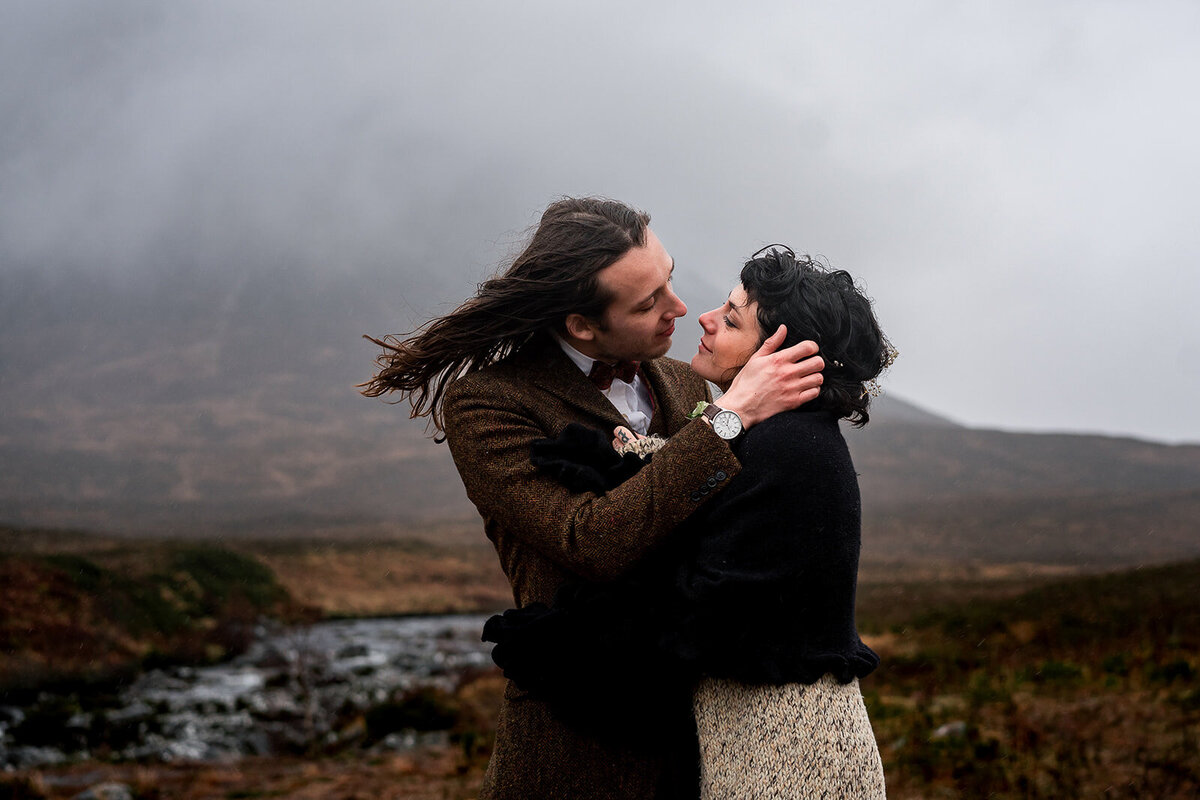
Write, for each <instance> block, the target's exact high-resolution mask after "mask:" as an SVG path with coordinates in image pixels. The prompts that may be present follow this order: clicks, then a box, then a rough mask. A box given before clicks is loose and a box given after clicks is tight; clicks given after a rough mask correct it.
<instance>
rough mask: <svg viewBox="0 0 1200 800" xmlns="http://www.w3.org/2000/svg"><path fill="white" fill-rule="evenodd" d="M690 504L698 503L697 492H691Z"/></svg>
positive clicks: (698, 494)
mask: <svg viewBox="0 0 1200 800" xmlns="http://www.w3.org/2000/svg"><path fill="white" fill-rule="evenodd" d="M692 502H693V503H699V502H700V493H699V492H692Z"/></svg>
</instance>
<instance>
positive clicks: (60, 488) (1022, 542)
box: [0, 273, 1200, 565]
mask: <svg viewBox="0 0 1200 800" xmlns="http://www.w3.org/2000/svg"><path fill="white" fill-rule="evenodd" d="M277 277H278V278H279V279H278V280H271V279H270V276H268V277H267V278H264V277H262V276H259V277H258V278H255V279H249V278H247V279H245V280H243V281H241V282H240V283H237V284H236V285H234V286H232V287H226V288H225V289H224V290H222V289H221V286H223V284H216V283H213V282H206V281H205V280H203V279H201V278H196V277H192V278H184V277H176V278H174V279H172V280H166V279H164V280H163V281H162V282H160V284H159V285H151V286H136V287H130V286H126V287H119V286H114V285H111V284H106V283H102V282H97V281H95V280H89V279H83V278H80V279H78V280H65V279H62V278H61V277H60V278H58V279H55V280H51V279H50V278H46V279H42V278H40V277H38V275H36V274H33V273H19V274H17V275H12V274H8V275H4V276H0V298H2V300H0V312H3V313H0V405H2V407H3V408H4V414H3V415H2V416H0V523H7V524H10V525H16V526H24V527H42V528H60V529H62V528H75V529H87V530H99V531H110V532H117V533H132V534H149V535H187V536H193V535H207V536H231V537H232V536H255V537H263V536H277V537H294V536H306V537H312V536H320V537H356V538H361V537H382V538H397V537H401V536H414V535H415V536H422V535H424V536H426V537H428V538H434V539H437V540H439V541H467V540H470V541H476V542H477V541H478V536H479V531H478V517H477V515H476V513H475V511H474V509H473V507H472V506H471V505H470V503H469V502H468V501H467V500H466V497H465V495H464V493H463V490H462V485H461V482H460V481H459V479H458V476H457V474H456V472H455V470H454V467H453V464H452V463H451V461H450V457H449V453H448V451H447V448H446V447H445V446H444V445H437V444H434V443H433V442H432V441H431V440H430V438H428V436H427V434H426V431H425V428H424V425H423V424H422V423H416V422H412V421H410V420H408V418H407V406H404V405H399V406H391V405H388V404H386V403H384V402H382V401H380V400H376V399H367V398H363V397H361V396H360V395H359V394H358V393H357V391H356V389H355V388H354V386H355V384H356V383H358V382H360V381H362V380H364V379H365V378H366V377H368V376H369V375H370V373H371V361H372V359H373V358H374V356H375V355H376V348H375V347H374V346H373V345H370V344H369V343H366V342H364V341H363V340H362V339H361V338H360V337H361V334H363V333H382V332H385V331H393V330H396V325H395V323H394V322H393V323H390V324H389V323H386V322H384V321H383V320H385V319H386V316H387V309H388V308H392V307H399V306H401V305H403V304H405V303H409V304H410V307H420V306H421V305H422V304H423V303H426V302H430V298H429V297H426V298H424V300H423V301H421V302H420V303H419V302H418V300H419V298H413V297H401V298H396V297H387V296H386V295H385V294H383V293H377V294H372V293H371V292H368V291H366V290H365V289H361V288H357V287H356V285H354V284H351V283H347V282H326V283H324V284H320V285H315V284H313V283H312V282H311V281H310V282H308V283H306V282H305V281H303V280H294V279H285V277H280V276H277ZM410 282H411V280H410ZM847 439H848V441H849V442H850V445H851V449H852V451H853V454H854V458H855V463H856V466H857V468H858V470H859V472H860V475H861V482H862V487H863V496H864V514H865V520H866V528H865V534H864V538H865V547H864V557H865V558H867V559H871V560H876V561H892V560H904V561H911V560H921V561H931V560H945V561H971V560H978V561H1030V562H1041V563H1054V564H1058V563H1069V564H1083V565H1089V564H1096V565H1104V564H1137V563H1141V562H1143V561H1164V560H1170V559H1175V558H1185V557H1195V556H1200V531H1197V525H1196V522H1195V520H1200V513H1198V512H1200V499H1198V496H1200V446H1194V445H1187V446H1184V445H1175V446H1172V445H1163V444H1155V443H1150V442H1144V441H1138V440H1133V439H1124V438H1113V437H1101V436H1072V435H1059V434H1054V435H1051V434H1019V433H1004V432H998V431H986V430H976V429H970V428H966V427H963V426H961V425H958V424H956V423H954V422H952V421H950V420H947V419H945V418H943V417H940V416H938V415H936V414H932V413H929V412H927V411H925V410H924V409H921V408H919V407H918V406H915V405H913V404H911V403H908V402H906V401H904V400H902V399H900V398H897V397H891V396H886V397H883V398H881V399H880V400H879V401H878V403H877V405H876V406H875V407H874V409H873V413H872V422H871V424H870V425H869V426H867V427H866V428H865V429H863V430H861V431H858V430H851V429H847Z"/></svg>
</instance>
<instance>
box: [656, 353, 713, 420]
mask: <svg viewBox="0 0 1200 800" xmlns="http://www.w3.org/2000/svg"><path fill="white" fill-rule="evenodd" d="M642 375H644V376H645V378H646V383H647V384H649V386H650V393H651V394H653V395H654V417H653V418H652V419H651V420H650V433H657V434H658V435H660V436H670V435H672V434H674V433H675V432H676V431H678V430H679V429H680V428H682V427H683V426H684V425H685V424H686V423H687V421H688V420H687V415H688V414H690V413H691V411H692V408H694V407H695V405H696V401H697V400H703V399H704V398H702V397H696V398H693V399H690V400H689V399H688V398H686V397H683V396H682V394H681V391H680V390H681V388H682V387H679V386H675V385H673V384H672V382H671V379H670V377H669V376H668V375H667V374H666V372H665V371H664V369H663V368H662V364H661V362H660V361H659V360H658V359H654V360H653V361H646V362H643V364H642Z"/></svg>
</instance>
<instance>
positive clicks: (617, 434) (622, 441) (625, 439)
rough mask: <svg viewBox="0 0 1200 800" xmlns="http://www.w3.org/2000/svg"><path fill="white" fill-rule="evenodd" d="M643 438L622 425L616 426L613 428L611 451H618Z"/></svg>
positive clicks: (643, 437)
mask: <svg viewBox="0 0 1200 800" xmlns="http://www.w3.org/2000/svg"><path fill="white" fill-rule="evenodd" d="M645 438H646V437H645V436H642V435H641V434H640V433H634V432H633V431H631V430H629V428H626V427H625V426H624V425H618V426H617V427H615V428H613V440H612V446H613V450H620V449H621V447H622V446H624V445H627V444H629V443H630V442H636V441H637V440H638V439H645Z"/></svg>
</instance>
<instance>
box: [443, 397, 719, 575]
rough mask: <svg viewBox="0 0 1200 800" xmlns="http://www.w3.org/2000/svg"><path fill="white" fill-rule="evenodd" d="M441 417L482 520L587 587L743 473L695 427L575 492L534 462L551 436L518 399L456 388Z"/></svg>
mask: <svg viewBox="0 0 1200 800" xmlns="http://www.w3.org/2000/svg"><path fill="white" fill-rule="evenodd" d="M444 412H445V422H446V440H447V442H448V443H449V445H450V450H451V454H452V455H453V457H454V461H455V464H456V466H457V467H458V471H459V474H460V475H461V476H462V479H463V483H464V485H465V487H466V490H467V495H468V497H469V498H470V499H471V501H472V502H473V503H474V504H475V506H476V508H477V509H478V510H479V512H480V514H481V515H482V516H483V518H484V520H485V521H487V522H488V524H489V525H495V526H497V527H499V528H501V529H503V530H505V531H507V532H508V534H507V535H510V536H518V537H520V538H521V540H522V541H524V542H525V543H526V544H528V545H529V546H531V547H533V548H535V549H537V550H538V551H539V552H541V553H542V554H543V555H544V556H545V557H546V558H548V559H550V560H551V561H554V562H555V563H557V564H559V565H560V566H562V567H563V568H564V569H566V570H568V571H570V572H571V573H573V574H575V575H577V576H579V577H582V578H584V579H588V580H597V581H600V580H609V579H612V578H614V577H616V576H618V575H621V574H622V573H624V572H626V571H627V570H628V569H629V568H630V567H632V566H633V565H634V564H635V563H637V562H638V561H639V560H641V559H642V558H643V557H644V556H645V555H646V554H647V553H648V552H649V551H650V550H651V549H653V548H654V547H655V546H656V545H657V544H658V543H659V542H661V541H662V540H663V539H664V538H665V537H666V536H668V535H669V534H670V533H671V532H672V531H673V530H674V529H675V528H676V527H677V526H679V525H680V524H681V523H682V522H683V521H684V520H685V519H687V517H688V516H689V515H691V514H692V513H693V512H694V511H695V510H696V509H697V508H699V507H701V506H702V505H704V504H706V503H707V502H708V501H709V500H710V499H711V498H712V497H714V496H717V495H718V493H719V492H720V491H721V490H722V489H724V487H725V486H727V485H728V483H729V481H730V479H732V478H733V477H734V476H735V475H737V473H738V472H739V471H740V469H741V465H740V463H739V462H738V459H737V458H736V457H735V456H734V455H733V453H732V451H731V450H730V449H729V447H728V445H727V444H726V443H725V442H724V441H722V440H721V439H720V438H718V437H717V436H716V435H715V434H714V433H713V432H712V430H711V429H709V428H708V426H707V425H705V424H704V423H703V422H701V421H699V420H694V421H693V422H691V423H689V424H687V425H686V426H684V427H683V428H682V429H681V430H680V431H678V432H677V433H676V434H675V435H674V436H672V437H671V440H670V443H669V444H668V445H667V446H666V447H664V448H663V449H662V451H660V452H659V453H658V454H656V455H655V457H654V460H653V462H652V463H651V464H649V465H648V466H647V467H646V468H645V469H642V470H641V471H640V472H638V473H637V474H636V475H634V476H633V477H632V478H630V479H629V480H628V481H626V482H625V483H623V484H621V485H620V486H618V487H616V488H614V489H613V490H611V491H609V492H607V493H606V494H596V493H593V492H572V491H571V490H570V489H568V488H567V487H565V486H563V485H561V484H559V483H558V482H557V481H555V480H554V479H552V478H551V477H549V476H547V475H544V474H541V473H539V472H538V471H537V470H536V469H535V467H534V466H533V464H532V463H531V460H530V455H531V445H532V443H533V442H534V441H535V440H538V439H542V438H545V437H547V436H553V435H555V434H556V433H557V431H554V430H547V429H546V428H545V427H544V426H543V425H542V424H540V423H539V421H538V419H537V418H536V415H535V414H533V413H532V412H531V411H530V410H529V409H527V408H525V407H523V406H522V405H521V403H520V401H519V397H518V394H517V393H515V392H503V391H501V392H497V391H495V387H489V386H485V385H484V384H483V383H482V382H479V381H471V380H460V381H456V382H455V383H454V384H453V385H452V386H451V388H450V390H449V391H448V392H447V394H446V399H445V406H444Z"/></svg>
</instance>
